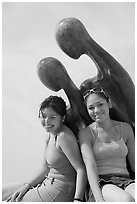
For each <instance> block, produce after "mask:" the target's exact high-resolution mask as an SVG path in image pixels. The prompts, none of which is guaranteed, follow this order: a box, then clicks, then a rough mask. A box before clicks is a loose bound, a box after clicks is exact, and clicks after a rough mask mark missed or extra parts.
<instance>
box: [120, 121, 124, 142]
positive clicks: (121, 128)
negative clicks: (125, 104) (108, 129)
mask: <svg viewBox="0 0 137 204" xmlns="http://www.w3.org/2000/svg"><path fill="white" fill-rule="evenodd" d="M120 135H121V138H123V125H122V122H121V123H120Z"/></svg>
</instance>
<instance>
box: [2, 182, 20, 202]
mask: <svg viewBox="0 0 137 204" xmlns="http://www.w3.org/2000/svg"><path fill="white" fill-rule="evenodd" d="M23 185H24V184H23V183H12V184H4V185H3V186H2V201H5V200H7V199H8V197H9V196H11V195H12V194H13V193H14V192H15V191H16V190H17V189H18V188H20V187H21V186H23Z"/></svg>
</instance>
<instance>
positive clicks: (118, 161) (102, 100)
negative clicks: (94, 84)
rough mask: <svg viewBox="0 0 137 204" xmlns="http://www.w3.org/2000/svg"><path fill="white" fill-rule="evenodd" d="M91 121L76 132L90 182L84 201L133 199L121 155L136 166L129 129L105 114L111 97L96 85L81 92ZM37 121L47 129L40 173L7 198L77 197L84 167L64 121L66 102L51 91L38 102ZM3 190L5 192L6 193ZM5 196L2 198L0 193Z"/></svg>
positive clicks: (83, 183) (80, 197)
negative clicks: (43, 99)
mask: <svg viewBox="0 0 137 204" xmlns="http://www.w3.org/2000/svg"><path fill="white" fill-rule="evenodd" d="M84 98H85V102H86V106H87V109H88V112H89V115H90V116H91V118H92V119H93V120H94V122H93V123H92V124H90V125H89V126H88V127H85V128H83V129H81V130H80V132H79V144H80V148H81V153H82V156H83V160H84V163H85V166H86V171H87V176H88V181H89V184H90V187H91V189H90V192H89V200H88V201H93V200H92V198H93V196H92V195H94V201H96V202H105V201H106V202H132V201H133V202H134V201H135V200H134V198H135V183H134V180H132V179H130V176H129V172H128V170H127V165H126V158H128V160H129V164H130V166H131V169H132V171H135V142H134V134H133V131H132V128H131V127H130V125H129V124H127V123H125V122H119V121H114V120H111V119H110V116H109V109H110V108H111V107H112V104H111V101H110V98H109V97H108V95H107V94H106V93H105V92H104V91H103V90H102V89H101V88H95V89H91V90H89V91H87V92H86V93H85V94H84ZM39 114H40V118H41V123H42V125H43V127H44V128H45V130H46V131H47V132H48V133H49V134H48V135H47V136H46V142H45V158H44V165H43V167H42V170H41V172H40V173H39V175H37V176H36V177H35V178H34V179H32V180H30V181H28V182H27V183H26V184H24V185H23V186H21V187H20V188H19V189H18V190H15V188H14V193H13V192H12V193H11V192H10V193H11V196H9V198H8V199H7V201H17V202H18V201H22V202H72V201H82V200H83V197H84V192H85V186H86V182H87V179H86V171H85V167H84V165H83V162H82V158H81V155H80V151H79V147H78V144H77V140H76V137H75V136H74V134H73V133H72V131H71V130H70V129H69V128H68V127H66V126H65V125H64V121H65V117H66V104H65V102H64V101H63V99H62V98H60V97H57V96H50V97H49V98H47V99H46V100H45V101H43V103H42V104H41V106H40V111H39ZM7 195H8V194H7ZM5 198H6V197H5Z"/></svg>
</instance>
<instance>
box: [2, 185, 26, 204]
mask: <svg viewBox="0 0 137 204" xmlns="http://www.w3.org/2000/svg"><path fill="white" fill-rule="evenodd" d="M29 189H30V186H29V185H28V184H25V185H24V186H22V187H21V188H19V189H18V190H17V191H15V192H14V193H13V194H12V195H11V196H10V197H9V198H8V199H7V200H6V202H19V201H20V200H21V198H22V197H23V196H24V195H25V194H26V192H27V191H28V190H29Z"/></svg>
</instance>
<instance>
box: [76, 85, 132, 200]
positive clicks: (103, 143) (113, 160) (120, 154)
mask: <svg viewBox="0 0 137 204" xmlns="http://www.w3.org/2000/svg"><path fill="white" fill-rule="evenodd" d="M84 98H85V102H86V106H87V110H88V113H89V115H90V117H91V118H92V119H93V120H94V122H93V123H92V124H90V125H89V126H88V127H85V128H83V129H81V130H80V132H79V141H80V146H81V152H82V155H83V160H84V162H85V165H86V169H87V176H88V181H89V184H90V187H91V190H90V193H89V201H90V200H92V199H91V197H92V193H93V195H94V199H95V201H96V202H104V201H107V202H131V201H133V202H134V197H135V183H134V181H133V180H131V179H130V176H129V172H128V170H127V165H126V157H128V160H129V164H130V166H131V169H132V171H133V172H135V141H134V134H133V131H132V128H131V127H130V125H129V124H127V123H125V122H118V121H114V120H111V119H110V115H109V109H110V108H111V107H112V103H111V101H110V98H109V97H108V95H107V94H106V93H105V92H104V91H103V90H102V89H101V88H94V89H91V90H88V91H87V92H85V93H84Z"/></svg>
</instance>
